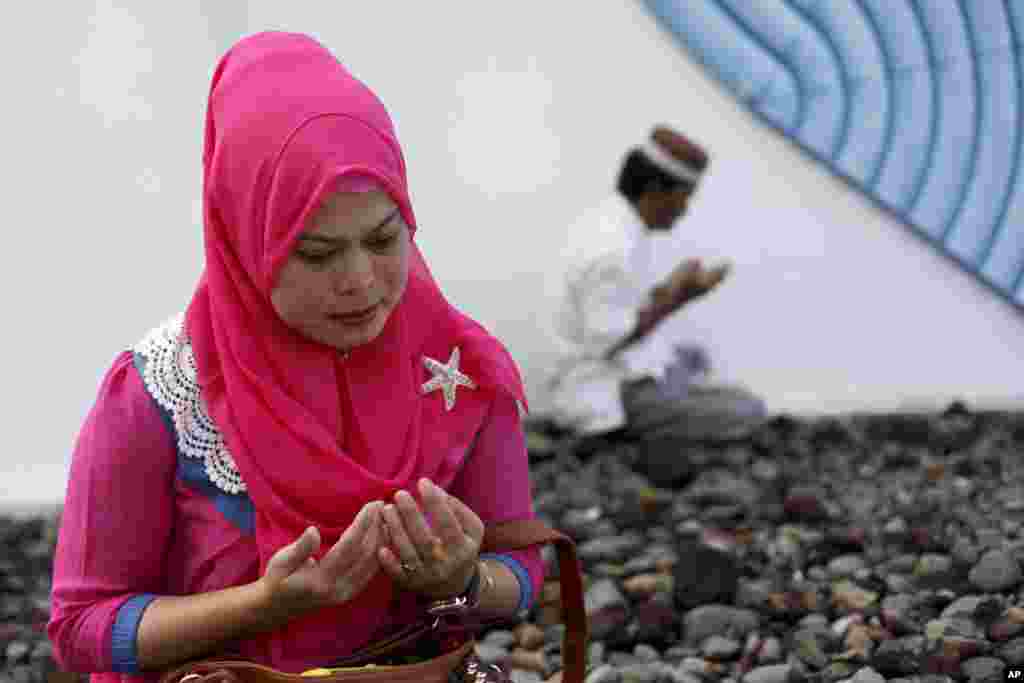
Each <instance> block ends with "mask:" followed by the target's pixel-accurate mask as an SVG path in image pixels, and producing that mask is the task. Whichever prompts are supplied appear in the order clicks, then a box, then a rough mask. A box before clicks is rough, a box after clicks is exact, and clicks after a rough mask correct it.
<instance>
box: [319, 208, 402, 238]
mask: <svg viewBox="0 0 1024 683" xmlns="http://www.w3.org/2000/svg"><path fill="white" fill-rule="evenodd" d="M398 212H399V209H397V208H396V209H395V210H394V211H392V212H391V213H390V214H388V217H387V218H385V219H384V220H382V221H381V222H380V223H378V224H377V225H375V226H374V227H373V229H372V230H370V232H376V231H377V230H380V229H381V228H383V227H384V226H385V225H387V224H388V223H390V222H391V221H393V220H395V216H397V215H398ZM299 240H300V241H302V242H324V243H326V244H337V243H345V242H347V241H348V240H346V239H339V238H334V237H324V236H323V235H316V234H313V235H299Z"/></svg>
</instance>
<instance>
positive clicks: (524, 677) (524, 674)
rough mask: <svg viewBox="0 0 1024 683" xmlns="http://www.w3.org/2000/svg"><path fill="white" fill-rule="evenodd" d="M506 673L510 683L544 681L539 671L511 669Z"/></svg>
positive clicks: (536, 682) (539, 682) (542, 682)
mask: <svg viewBox="0 0 1024 683" xmlns="http://www.w3.org/2000/svg"><path fill="white" fill-rule="evenodd" d="M508 675H509V678H510V679H511V683H544V679H543V678H542V677H541V675H540V674H539V673H537V672H536V671H530V670H528V669H512V670H511V671H509V672H508Z"/></svg>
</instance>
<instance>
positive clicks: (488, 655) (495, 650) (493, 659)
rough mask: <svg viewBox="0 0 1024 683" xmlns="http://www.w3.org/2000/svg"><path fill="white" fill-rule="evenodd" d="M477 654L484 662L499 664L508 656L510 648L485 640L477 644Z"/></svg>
mask: <svg viewBox="0 0 1024 683" xmlns="http://www.w3.org/2000/svg"><path fill="white" fill-rule="evenodd" d="M476 655H477V657H479V658H480V661H482V662H483V663H484V664H497V663H499V662H501V661H502V660H504V659H505V657H507V656H508V650H507V649H506V648H504V647H500V646H498V645H494V644H493V643H489V642H487V641H486V640H485V641H483V642H480V643H477V644H476Z"/></svg>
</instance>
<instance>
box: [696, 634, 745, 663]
mask: <svg viewBox="0 0 1024 683" xmlns="http://www.w3.org/2000/svg"><path fill="white" fill-rule="evenodd" d="M742 648H743V645H741V644H740V643H739V641H737V640H736V639H734V638H726V637H725V636H719V635H715V636H710V637H708V638H705V639H704V642H703V643H701V647H700V649H701V652H702V653H703V654H704V656H705V657H709V658H711V659H715V660H723V659H733V658H734V657H735V656H736V655H738V654H739V652H740V650H741V649H742Z"/></svg>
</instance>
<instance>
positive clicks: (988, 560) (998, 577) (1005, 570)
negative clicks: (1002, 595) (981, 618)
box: [968, 550, 1021, 593]
mask: <svg viewBox="0 0 1024 683" xmlns="http://www.w3.org/2000/svg"><path fill="white" fill-rule="evenodd" d="M968 580H970V582H971V585H973V586H974V587H976V588H978V589H979V590H983V591H986V592H988V593H998V592H999V591H1004V590H1010V589H1011V588H1013V587H1015V586H1016V585H1017V584H1018V583H1020V580H1021V571H1020V565H1019V564H1017V560H1016V559H1015V558H1014V557H1013V555H1011V554H1009V553H1006V552H1003V551H1002V550H990V551H988V552H987V553H985V554H984V555H982V556H981V559H980V560H978V563H977V564H976V565H974V569H972V570H971V572H970V574H969V575H968Z"/></svg>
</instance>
